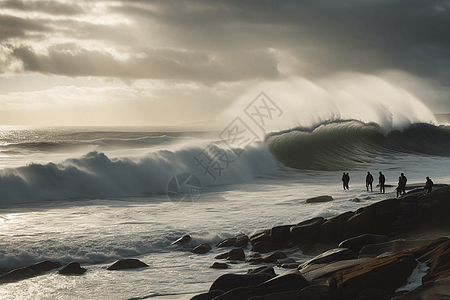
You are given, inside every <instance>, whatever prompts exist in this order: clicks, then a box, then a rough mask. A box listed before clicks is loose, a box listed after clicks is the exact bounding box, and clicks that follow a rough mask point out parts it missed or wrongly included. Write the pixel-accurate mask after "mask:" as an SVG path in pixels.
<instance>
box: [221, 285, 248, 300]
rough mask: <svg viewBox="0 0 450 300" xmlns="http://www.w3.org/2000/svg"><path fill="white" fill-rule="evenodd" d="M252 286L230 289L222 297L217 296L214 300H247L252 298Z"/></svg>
mask: <svg viewBox="0 0 450 300" xmlns="http://www.w3.org/2000/svg"><path fill="white" fill-rule="evenodd" d="M254 289H255V287H254V286H244V287H239V288H235V289H232V290H230V291H228V292H225V293H223V294H222V295H219V296H217V297H216V298H214V300H248V299H249V298H251V297H252V296H254V295H255V294H254Z"/></svg>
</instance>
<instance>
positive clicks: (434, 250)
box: [414, 237, 450, 282]
mask: <svg viewBox="0 0 450 300" xmlns="http://www.w3.org/2000/svg"><path fill="white" fill-rule="evenodd" d="M414 253H415V256H416V257H417V260H418V261H420V262H426V263H427V264H428V265H429V266H430V269H429V270H428V272H427V275H425V276H424V277H423V278H422V282H427V281H431V280H435V279H438V278H444V277H449V276H450V239H448V238H446V237H443V238H439V239H436V240H434V241H433V242H431V243H428V244H426V245H424V246H422V247H420V248H418V249H416V251H414Z"/></svg>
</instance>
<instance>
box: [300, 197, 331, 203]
mask: <svg viewBox="0 0 450 300" xmlns="http://www.w3.org/2000/svg"><path fill="white" fill-rule="evenodd" d="M329 201H333V197H331V196H328V195H324V196H318V197H313V198H309V199H306V203H319V202H329Z"/></svg>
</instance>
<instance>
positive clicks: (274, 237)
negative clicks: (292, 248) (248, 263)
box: [270, 225, 293, 243]
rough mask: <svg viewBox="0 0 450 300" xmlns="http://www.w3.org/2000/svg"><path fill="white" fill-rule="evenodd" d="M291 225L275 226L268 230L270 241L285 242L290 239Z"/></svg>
mask: <svg viewBox="0 0 450 300" xmlns="http://www.w3.org/2000/svg"><path fill="white" fill-rule="evenodd" d="M292 226H293V225H282V226H275V227H273V228H272V229H271V230H270V241H271V242H272V243H287V242H289V241H290V240H291V227H292Z"/></svg>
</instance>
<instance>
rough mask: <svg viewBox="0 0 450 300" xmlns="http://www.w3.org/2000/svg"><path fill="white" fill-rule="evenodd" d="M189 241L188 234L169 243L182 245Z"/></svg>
mask: <svg viewBox="0 0 450 300" xmlns="http://www.w3.org/2000/svg"><path fill="white" fill-rule="evenodd" d="M190 241H191V236H190V235H189V234H186V235H184V236H183V237H181V238H179V239H178V240H176V241H175V242H173V243H172V244H171V245H177V244H180V245H184V244H186V243H189V242H190Z"/></svg>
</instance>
